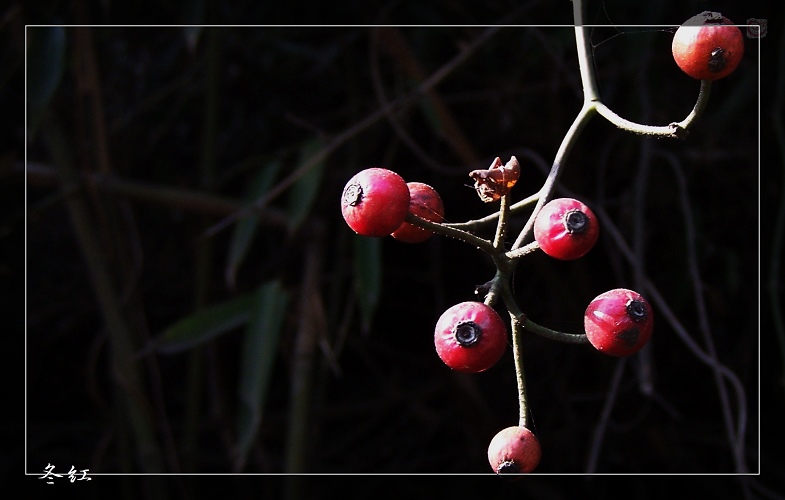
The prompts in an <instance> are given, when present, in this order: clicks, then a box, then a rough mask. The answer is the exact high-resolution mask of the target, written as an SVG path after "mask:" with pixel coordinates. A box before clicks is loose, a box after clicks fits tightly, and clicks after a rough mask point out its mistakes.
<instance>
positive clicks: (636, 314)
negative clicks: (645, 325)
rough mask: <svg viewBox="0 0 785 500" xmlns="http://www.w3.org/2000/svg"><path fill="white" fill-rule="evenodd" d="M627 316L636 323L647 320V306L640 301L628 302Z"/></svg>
mask: <svg viewBox="0 0 785 500" xmlns="http://www.w3.org/2000/svg"><path fill="white" fill-rule="evenodd" d="M627 315H628V316H629V317H630V319H632V320H633V321H635V322H640V321H645V320H646V316H647V313H646V306H645V305H644V304H643V302H641V301H640V300H635V299H633V300H631V301H629V302H627Z"/></svg>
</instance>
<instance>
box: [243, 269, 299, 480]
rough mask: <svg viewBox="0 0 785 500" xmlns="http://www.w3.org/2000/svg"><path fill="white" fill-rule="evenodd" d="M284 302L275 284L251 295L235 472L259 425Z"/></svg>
mask: <svg viewBox="0 0 785 500" xmlns="http://www.w3.org/2000/svg"><path fill="white" fill-rule="evenodd" d="M287 302H288V298H287V296H286V293H285V291H284V290H283V288H282V287H281V285H280V283H279V282H277V281H273V282H269V283H265V284H264V285H262V286H261V287H260V288H259V289H258V291H257V292H256V293H255V295H254V305H253V317H252V318H251V321H250V323H249V324H248V329H247V330H246V332H245V337H244V339H243V350H242V359H241V361H240V383H239V384H240V385H239V393H238V396H239V403H240V405H239V409H238V412H239V413H238V421H237V425H238V432H237V437H238V440H237V464H236V467H235V468H236V469H240V468H242V464H244V463H245V458H246V456H247V454H248V451H249V450H250V449H251V445H252V444H253V441H254V439H255V437H256V433H257V430H258V428H259V426H260V425H261V422H262V414H263V412H264V405H265V400H266V399H267V389H268V387H269V384H270V377H271V375H272V371H273V367H274V365H275V359H276V354H277V349H278V341H279V339H280V334H281V329H282V326H283V320H284V317H285V312H286V304H287Z"/></svg>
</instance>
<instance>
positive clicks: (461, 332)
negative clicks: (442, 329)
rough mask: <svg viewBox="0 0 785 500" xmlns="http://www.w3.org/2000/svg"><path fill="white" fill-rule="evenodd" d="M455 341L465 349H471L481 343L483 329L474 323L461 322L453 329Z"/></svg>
mask: <svg viewBox="0 0 785 500" xmlns="http://www.w3.org/2000/svg"><path fill="white" fill-rule="evenodd" d="M453 333H454V334H455V340H457V341H458V343H459V344H460V345H461V346H463V347H471V346H473V345H474V344H476V343H477V342H479V341H480V336H482V328H480V325H478V324H477V323H475V322H474V321H461V322H459V323H458V324H456V325H455V328H453Z"/></svg>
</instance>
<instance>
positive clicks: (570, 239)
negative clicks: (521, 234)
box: [534, 198, 600, 260]
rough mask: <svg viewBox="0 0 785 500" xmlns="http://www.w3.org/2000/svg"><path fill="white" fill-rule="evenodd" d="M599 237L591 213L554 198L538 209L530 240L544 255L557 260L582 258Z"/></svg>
mask: <svg viewBox="0 0 785 500" xmlns="http://www.w3.org/2000/svg"><path fill="white" fill-rule="evenodd" d="M599 235H600V225H599V223H598V222H597V217H596V216H595V215H594V213H593V212H592V211H591V210H590V209H589V207H587V206H586V205H584V204H583V203H581V202H580V201H578V200H576V199H573V198H557V199H555V200H551V201H549V202H548V203H546V204H545V206H543V207H542V209H541V210H540V212H539V213H538V214H537V218H536V219H534V239H535V240H537V244H538V245H539V246H540V248H541V249H542V250H543V251H544V252H545V253H546V254H548V255H550V256H551V257H553V258H556V259H560V260H573V259H577V258H579V257H583V256H584V255H585V254H586V252H588V251H589V250H591V248H592V247H593V246H594V244H595V243H596V242H597V238H598V237H599Z"/></svg>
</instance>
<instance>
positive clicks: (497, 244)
mask: <svg viewBox="0 0 785 500" xmlns="http://www.w3.org/2000/svg"><path fill="white" fill-rule="evenodd" d="M509 216H510V201H509V199H508V196H507V195H504V196H502V198H501V205H500V206H499V222H498V224H496V236H495V237H494V238H493V248H495V249H496V251H497V252H500V251H502V250H504V236H505V235H506V234H507V219H508V218H509Z"/></svg>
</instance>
